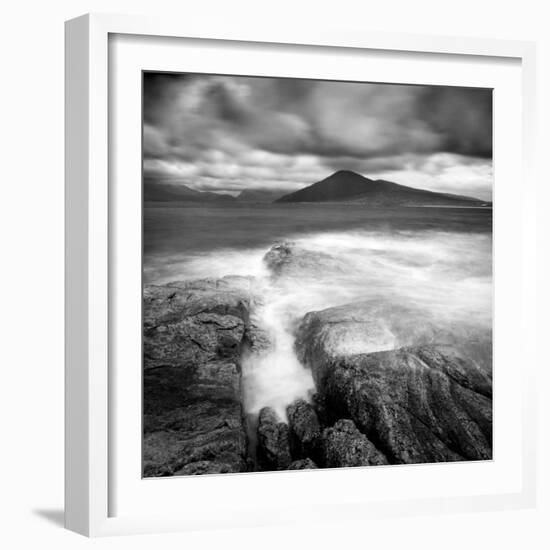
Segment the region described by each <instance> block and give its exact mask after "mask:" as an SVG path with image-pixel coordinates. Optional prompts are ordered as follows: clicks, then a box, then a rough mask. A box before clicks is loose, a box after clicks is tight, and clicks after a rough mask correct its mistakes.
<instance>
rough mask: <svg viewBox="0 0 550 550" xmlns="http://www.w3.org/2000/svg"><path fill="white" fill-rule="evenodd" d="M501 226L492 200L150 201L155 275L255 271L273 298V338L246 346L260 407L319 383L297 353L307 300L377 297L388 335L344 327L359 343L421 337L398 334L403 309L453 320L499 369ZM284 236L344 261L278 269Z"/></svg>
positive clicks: (442, 321) (147, 230)
mask: <svg viewBox="0 0 550 550" xmlns="http://www.w3.org/2000/svg"><path fill="white" fill-rule="evenodd" d="M491 227H492V210H491V209H467V208H460V209H458V208H399V209H369V208H365V206H361V205H341V204H340V205H334V204H331V205H328V204H325V205H272V204H266V205H263V204H259V205H231V206H228V205H223V206H201V205H196V204H195V205H183V204H182V205H178V206H175V207H174V206H173V205H158V204H157V205H155V206H153V207H151V206H149V207H146V208H145V209H144V280H145V282H152V283H161V282H167V281H170V280H183V279H194V278H202V277H222V276H224V275H251V276H254V277H255V281H257V285H258V291H259V292H260V293H261V295H262V296H264V299H265V303H264V305H263V306H262V307H261V308H259V310H258V311H257V312H255V315H256V319H255V320H256V322H257V323H258V324H260V325H261V326H263V328H264V329H265V330H266V331H267V332H268V333H269V334H270V336H271V339H272V341H273V342H274V346H273V349H272V350H271V352H270V353H268V354H266V355H264V356H262V357H249V358H244V364H243V375H244V380H243V382H244V391H245V401H246V402H245V406H246V407H247V409H248V411H249V412H251V413H255V412H257V411H258V410H259V408H260V407H262V406H265V405H271V406H273V407H275V408H276V409H277V410H278V411H279V412H280V414H281V415H282V416H284V410H285V406H286V405H287V404H288V403H290V402H291V401H292V400H293V399H295V398H296V397H303V396H307V395H308V392H309V391H310V390H311V389H312V387H313V382H312V380H311V375H310V373H309V371H308V370H307V369H305V368H304V367H303V366H302V365H300V363H299V362H298V360H297V358H296V356H295V354H294V332H293V331H294V328H295V326H296V323H297V321H299V320H300V319H301V317H302V316H303V315H304V314H305V313H307V312H308V311H317V310H321V309H324V308H328V307H333V306H339V305H344V304H349V303H358V302H364V303H366V304H373V312H374V311H375V310H376V322H377V323H378V324H381V325H383V326H382V328H383V330H382V331H381V333H383V334H385V336H384V338H383V341H382V340H381V341H380V342H374V343H373V342H372V340H371V341H369V343H368V347H365V346H366V344H365V342H363V341H362V340H359V341H357V340H354V341H349V342H346V340H345V338H344V339H343V342H342V345H344V346H348V348H347V351H348V352H350V353H364V352H371V351H377V350H383V349H390V348H392V347H398V346H400V345H411V344H414V343H415V342H414V341H411V338H407V339H406V342H404V341H403V333H402V332H401V333H400V334H399V335H397V334H394V335H392V333H391V330H392V328H391V327H392V326H394V324H395V323H394V321H395V316H399V323H400V325H401V326H403V325H404V326H405V327H407V326H408V325H407V323H409V324H410V334H411V335H413V334H417V333H419V332H420V333H421V332H422V330H420V331H419V330H418V327H420V329H422V326H423V325H427V324H428V323H430V324H431V325H435V326H438V327H448V329H449V332H450V333H451V334H452V335H453V338H455V339H456V340H457V341H459V342H461V345H462V346H463V348H466V349H467V348H468V346H470V347H471V348H472V350H471V351H472V356H475V358H476V360H479V361H480V362H481V363H483V366H484V367H485V368H487V369H488V370H490V368H491V354H490V344H491V323H492V254H491V250H492V232H491ZM282 240H292V241H295V242H296V243H297V244H298V245H299V246H300V247H303V248H306V249H308V250H310V251H313V252H322V253H324V254H328V255H330V257H331V258H334V260H335V261H336V262H337V263H338V266H339V269H337V270H336V271H335V270H334V269H330V268H329V266H324V265H318V266H312V267H311V268H310V271H306V272H300V273H299V274H297V275H295V276H287V277H284V278H282V279H281V280H277V281H273V280H272V278H271V277H270V276H269V273H268V272H267V270H266V268H265V266H264V264H263V262H262V258H263V256H264V254H265V253H266V252H267V251H268V250H269V248H270V247H271V246H272V245H273V244H274V243H276V242H278V241H282ZM403 307H406V308H408V309H407V311H408V312H409V313H406V314H404V313H403ZM407 315H408V318H407ZM474 341H475V344H474V343H472V342H474ZM480 342H481V344H480ZM480 346H481V347H480ZM480 349H481V351H480ZM467 351H468V350H467Z"/></svg>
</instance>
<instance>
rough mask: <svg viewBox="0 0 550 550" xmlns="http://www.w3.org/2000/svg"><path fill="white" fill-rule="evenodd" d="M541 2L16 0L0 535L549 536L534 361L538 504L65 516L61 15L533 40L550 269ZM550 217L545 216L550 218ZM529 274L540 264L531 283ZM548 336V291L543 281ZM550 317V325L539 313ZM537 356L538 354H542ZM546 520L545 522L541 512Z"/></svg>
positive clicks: (1, 20) (503, 544)
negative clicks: (193, 527)
mask: <svg viewBox="0 0 550 550" xmlns="http://www.w3.org/2000/svg"><path fill="white" fill-rule="evenodd" d="M545 4H546V3H545V2H543V1H542V0H541V1H537V0H523V1H522V2H502V1H499V0H455V2H442V1H441V0H416V1H414V2H411V1H410V0H391V1H388V2H370V1H369V0H358V1H352V0H338V1H333V2H325V3H322V2H321V0H317V1H314V0H277V1H271V2H265V1H264V2H261V1H257V0H256V1H254V0H226V1H224V0H202V2H194V1H187V2H186V1H185V0H177V1H170V0H149V1H143V0H133V1H130V0H96V1H91V0H88V1H83V0H58V1H55V2H38V1H33V0H19V1H18V2H10V3H9V4H4V5H3V9H2V15H1V17H0V40H1V42H2V44H1V47H0V56H1V64H0V68H1V73H0V74H1V77H0V113H1V114H0V142H1V146H0V151H1V156H0V158H1V159H2V160H1V171H0V174H1V175H0V185H1V191H2V193H1V197H2V199H1V201H0V224H1V227H0V238H1V239H2V244H1V248H0V250H1V252H2V257H1V261H0V265H1V268H0V277H1V286H0V289H1V294H0V325H1V326H0V335H1V342H2V347H1V353H0V362H1V367H2V371H1V372H2V375H3V376H2V379H1V381H0V423H1V424H0V425H1V430H0V441H1V445H0V475H1V478H0V525H1V527H0V541H1V544H2V547H4V548H9V549H12V548H13V549H17V548H34V547H44V548H50V547H51V548H57V549H64V548H71V549H72V548H75V549H78V548H84V547H89V546H90V545H93V546H94V547H99V548H127V547H128V548H133V549H141V548H150V547H151V546H162V547H163V549H164V548H166V549H170V548H179V549H181V548H188V549H194V548H200V549H201V550H202V549H205V550H207V549H209V548H224V549H226V548H239V549H245V548H261V549H262V550H269V549H271V548H277V549H280V548H284V549H285V550H288V549H294V548H304V549H306V548H334V547H336V548H341V549H347V548H367V547H372V548H376V547H379V548H381V547H384V548H387V549H393V548H411V549H415V548H422V549H423V550H424V549H431V548H438V549H441V548H445V550H452V549H455V548H457V549H458V548H460V549H461V550H463V549H465V548H469V549H470V548H471V549H477V548H485V547H493V548H499V549H502V548H519V547H521V548H526V549H538V548H547V547H548V545H549V544H550V534H549V528H548V525H547V520H548V517H550V499H549V497H550V484H549V475H548V472H549V470H550V466H549V437H548V432H549V431H550V430H548V422H547V421H546V420H547V419H548V418H549V412H550V411H549V406H548V400H547V399H546V395H547V393H548V386H549V384H550V377H549V375H548V370H549V367H550V362H549V361H547V360H546V361H542V362H541V364H540V365H539V374H540V376H539V383H538V387H539V396H540V400H539V413H540V414H539V422H538V432H539V434H540V439H539V441H540V445H539V456H538V460H539V487H540V494H539V505H538V508H537V509H536V510H526V511H518V512H501V513H491V514H489V513H487V514H482V515H473V514H472V515H455V516H446V517H441V516H438V517H436V518H433V517H419V518H414V519H403V520H384V521H373V520H369V519H368V518H365V522H363V523H361V524H356V523H343V524H334V525H324V526H314V527H310V526H308V527H306V528H304V527H295V528H285V529H273V528H262V529H253V530H246V531H243V530H232V531H225V532H221V531H218V532H211V533H193V534H183V535H158V536H157V535H154V536H146V537H124V538H115V539H102V540H95V541H88V540H87V539H84V538H82V537H79V536H77V535H74V534H72V533H69V532H66V531H64V530H63V529H61V528H60V524H61V522H62V506H63V208H64V204H63V200H64V197H63V22H64V20H65V19H69V18H71V17H74V16H77V15H80V14H82V13H85V12H89V11H99V12H115V13H145V14H147V13H151V14H167V13H169V14H173V15H174V16H175V17H182V18H198V19H206V20H207V21H208V20H209V19H210V18H216V19H220V20H222V21H225V22H226V23H227V25H230V26H239V25H241V24H242V25H245V24H254V22H255V21H259V22H261V23H262V24H264V25H265V24H266V22H268V23H269V24H271V25H273V26H285V25H289V24H292V25H293V26H294V25H296V26H301V25H303V26H308V27H311V26H314V27H315V26H317V27H322V26H332V27H336V28H346V27H348V28H349V27H355V28H365V29H374V30H391V31H403V32H415V33H430V34H443V35H445V34H447V35H462V36H483V37H495V38H512V39H513V38H517V39H529V40H537V41H538V48H539V50H538V71H539V72H538V98H539V105H538V120H539V127H538V136H539V140H538V164H539V171H538V174H539V177H540V182H539V196H538V205H539V214H538V216H539V227H540V230H541V231H540V234H539V237H540V242H539V246H540V253H541V257H540V259H541V262H540V263H541V266H540V267H541V269H540V272H539V274H538V278H539V282H540V283H543V282H547V281H548V280H550V276H549V275H550V273H549V271H550V270H549V269H548V268H549V264H550V262H549V261H548V251H549V250H550V246H548V245H549V240H550V239H549V236H550V224H549V223H548V222H547V221H546V219H545V212H544V210H545V208H544V206H545V204H549V202H550V201H549V199H550V193H549V191H548V184H549V181H548V177H547V176H546V173H545V171H543V165H544V161H545V160H546V158H547V155H546V154H545V153H546V152H547V151H548V149H549V147H548V145H549V142H548V139H547V136H546V134H545V125H546V124H548V123H549V122H550V116H549V115H550V109H549V105H548V99H549V98H550V31H549V22H550V17H549V14H548V13H546V9H545V8H546V6H545ZM546 217H548V216H546ZM534 280H535V275H534V274H533V282H534ZM539 296H540V302H541V310H540V315H539V324H540V327H539V335H540V345H541V348H543V347H544V344H545V341H546V339H547V338H548V328H550V325H549V323H548V317H547V315H546V312H547V311H548V305H550V302H549V300H548V297H549V293H548V290H547V289H545V288H543V287H542V284H541V285H540V288H539ZM543 323H544V324H545V326H544V327H543V326H542V324H543ZM541 357H542V355H541ZM545 520H546V521H545Z"/></svg>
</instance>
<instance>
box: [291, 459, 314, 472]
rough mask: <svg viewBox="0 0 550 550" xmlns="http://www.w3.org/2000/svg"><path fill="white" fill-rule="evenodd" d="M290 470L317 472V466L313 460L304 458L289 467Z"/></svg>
mask: <svg viewBox="0 0 550 550" xmlns="http://www.w3.org/2000/svg"><path fill="white" fill-rule="evenodd" d="M288 469H289V470H315V469H317V464H315V462H313V460H311V458H303V459H301V460H295V461H294V462H292V463H291V464H290V466H289V467H288Z"/></svg>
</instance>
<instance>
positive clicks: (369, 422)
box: [297, 306, 492, 463]
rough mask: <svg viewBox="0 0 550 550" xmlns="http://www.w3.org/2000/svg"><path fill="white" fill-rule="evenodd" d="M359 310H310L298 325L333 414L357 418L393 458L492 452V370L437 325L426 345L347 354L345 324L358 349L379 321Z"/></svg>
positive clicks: (304, 354) (305, 356)
mask: <svg viewBox="0 0 550 550" xmlns="http://www.w3.org/2000/svg"><path fill="white" fill-rule="evenodd" d="M354 313H357V308H356V307H355V306H349V309H348V310H347V311H346V307H344V308H332V309H331V310H326V311H323V312H318V313H310V314H308V315H306V317H305V318H304V320H303V322H302V324H301V326H300V328H299V329H298V337H297V351H298V355H299V356H300V358H301V359H302V361H304V362H305V363H306V364H307V365H309V366H310V367H311V369H312V371H313V376H314V379H315V384H316V387H317V391H318V392H319V394H320V396H321V397H320V399H319V401H320V402H322V404H323V409H324V411H325V413H326V414H327V416H328V417H329V418H328V419H327V421H328V422H329V423H330V422H334V421H336V420H337V419H339V418H349V419H352V420H353V421H354V422H355V424H356V426H357V428H358V429H359V430H360V432H362V433H363V434H365V435H366V436H367V437H368V439H369V440H370V442H372V444H374V445H375V446H376V447H377V448H378V449H379V450H380V451H381V452H382V453H383V454H384V455H385V456H386V458H387V459H388V461H389V462H390V463H417V462H436V461H452V460H483V459H490V458H491V457H492V382H491V377H490V375H489V374H488V373H487V369H486V368H484V367H482V366H481V365H480V364H479V363H478V362H477V361H476V360H474V359H473V358H472V357H470V356H466V355H464V354H463V353H462V352H461V350H460V348H459V347H458V346H455V345H452V344H439V343H438V341H437V340H438V333H437V331H435V332H434V333H433V334H431V335H430V336H429V338H428V336H426V342H427V343H425V344H423V345H417V346H405V347H401V348H398V349H388V350H384V351H372V352H367V353H353V352H352V353H347V352H346V348H345V347H338V345H339V340H338V338H339V336H342V335H343V337H344V339H345V329H346V328H348V329H349V330H350V331H351V332H352V334H353V338H354V339H355V340H357V339H358V340H359V343H358V345H357V346H356V347H355V348H354V349H355V350H357V349H360V345H363V344H364V345H365V346H366V348H367V349H368V346H369V345H370V344H369V342H370V340H371V337H372V334H373V332H371V327H372V326H373V325H374V326H376V321H375V320H374V321H370V320H364V318H363V317H357V316H354ZM363 313H364V311H363ZM373 330H378V328H377V329H373ZM391 332H392V334H396V332H397V331H395V328H394V327H392V330H391ZM361 334H364V339H365V341H364V342H363V344H361V342H360V337H361ZM442 334H443V333H442ZM441 340H442V341H445V338H444V337H441ZM428 342H429V343H428Z"/></svg>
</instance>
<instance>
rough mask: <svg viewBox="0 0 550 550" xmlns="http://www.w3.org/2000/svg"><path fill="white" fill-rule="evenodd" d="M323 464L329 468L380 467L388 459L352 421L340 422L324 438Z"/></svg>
mask: <svg viewBox="0 0 550 550" xmlns="http://www.w3.org/2000/svg"><path fill="white" fill-rule="evenodd" d="M322 454H323V462H324V465H325V466H326V467H327V468H335V467H351V466H380V465H383V464H387V463H388V461H387V459H386V457H385V456H384V455H383V454H382V453H381V452H380V451H379V450H378V449H377V448H376V447H375V446H374V445H373V444H372V443H371V442H370V441H369V440H368V439H367V437H366V436H365V435H364V434H362V433H361V432H360V431H359V430H358V429H357V427H356V426H355V424H354V423H353V421H352V420H338V422H336V423H335V424H334V426H332V427H331V428H326V429H325V430H324V431H323V436H322Z"/></svg>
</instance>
